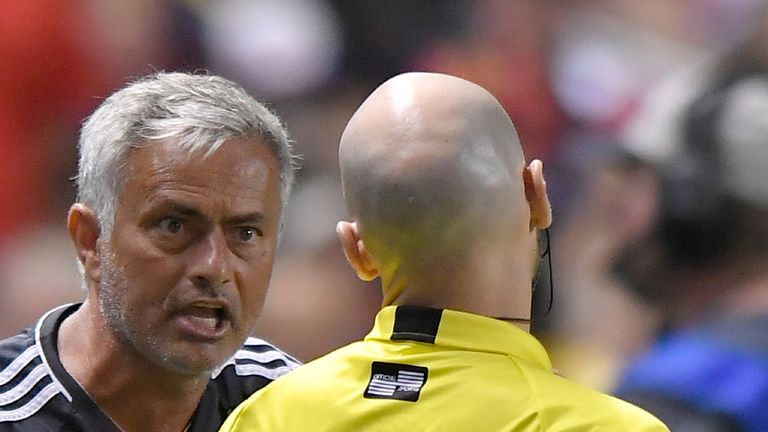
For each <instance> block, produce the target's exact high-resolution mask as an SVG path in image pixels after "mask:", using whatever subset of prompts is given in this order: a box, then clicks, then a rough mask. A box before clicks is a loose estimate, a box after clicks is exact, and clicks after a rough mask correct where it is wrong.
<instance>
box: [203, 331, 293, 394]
mask: <svg viewBox="0 0 768 432" xmlns="http://www.w3.org/2000/svg"><path fill="white" fill-rule="evenodd" d="M300 364H301V363H300V362H299V361H298V360H296V359H295V358H293V357H292V356H290V355H288V354H286V353H285V352H283V351H282V350H281V349H279V348H277V347H276V346H274V345H272V344H271V343H269V342H266V341H264V340H262V339H259V338H255V337H250V338H248V339H247V340H246V341H245V344H244V345H243V346H242V348H240V349H239V350H238V351H237V352H236V353H235V355H233V356H232V357H231V358H230V359H229V360H227V362H226V363H224V364H223V365H222V366H220V367H219V368H218V369H216V370H215V371H214V372H213V374H212V376H211V378H212V381H211V385H210V386H209V391H212V392H215V394H217V395H218V396H217V398H218V399H219V401H220V405H222V406H225V407H229V408H233V407H234V406H236V405H237V404H239V403H240V402H242V401H243V400H245V399H246V398H248V397H249V396H250V395H251V394H252V393H253V392H255V391H256V390H259V389H260V388H262V387H264V386H266V385H267V384H269V383H271V382H272V381H273V380H275V379H277V378H279V377H281V376H283V375H285V374H287V373H288V372H290V371H292V370H293V369H296V368H297V367H298V366H299V365H300Z"/></svg>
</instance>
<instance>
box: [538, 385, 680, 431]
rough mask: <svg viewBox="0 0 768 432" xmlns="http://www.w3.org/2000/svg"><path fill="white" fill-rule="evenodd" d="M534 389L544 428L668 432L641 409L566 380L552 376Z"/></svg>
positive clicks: (655, 419)
mask: <svg viewBox="0 0 768 432" xmlns="http://www.w3.org/2000/svg"><path fill="white" fill-rule="evenodd" d="M533 387H535V389H534V394H535V397H536V399H537V403H538V404H539V411H540V413H541V419H542V423H544V424H562V425H563V426H565V425H566V424H567V426H568V427H572V428H574V430H582V429H581V428H584V430H592V431H606V432H607V431H616V430H622V431H637V432H641V431H642V432H668V428H667V427H666V426H665V425H664V424H663V423H662V422H661V421H660V420H659V419H657V418H656V417H654V416H653V415H652V414H650V413H648V412H647V411H645V410H643V409H642V408H639V407H637V406H635V405H632V404H630V403H629V402H626V401H624V400H622V399H619V398H616V397H613V396H610V395H607V394H604V393H601V392H598V391H596V390H593V389H590V388H587V387H585V386H582V385H579V384H577V383H575V382H572V381H569V380H567V379H565V378H562V377H559V376H551V379H543V380H541V381H540V382H538V383H537V384H535V385H533ZM552 430H560V429H558V428H553V429H552ZM564 430H571V429H568V428H565V429H564Z"/></svg>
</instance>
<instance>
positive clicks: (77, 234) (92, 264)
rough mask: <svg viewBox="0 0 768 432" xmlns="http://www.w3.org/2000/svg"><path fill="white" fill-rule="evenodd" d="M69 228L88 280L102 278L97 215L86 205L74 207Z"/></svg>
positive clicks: (71, 211)
mask: <svg viewBox="0 0 768 432" xmlns="http://www.w3.org/2000/svg"><path fill="white" fill-rule="evenodd" d="M67 228H68V229H69V235H70V237H72V243H74V245H75V251H76V252H77V257H78V259H79V260H80V263H81V264H82V265H83V268H84V270H85V277H86V278H87V279H88V280H92V281H96V282H98V281H99V280H100V278H101V273H100V268H101V267H100V259H99V251H98V240H99V236H100V235H101V229H100V228H99V221H98V219H97V218H96V214H95V213H94V212H93V210H91V209H90V208H89V207H87V206H86V205H84V204H81V203H77V204H74V205H72V207H71V208H70V209H69V215H68V216H67Z"/></svg>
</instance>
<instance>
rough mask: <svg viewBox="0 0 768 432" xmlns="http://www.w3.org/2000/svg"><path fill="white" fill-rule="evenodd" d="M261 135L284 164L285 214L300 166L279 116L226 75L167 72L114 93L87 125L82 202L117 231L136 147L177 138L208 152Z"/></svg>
mask: <svg viewBox="0 0 768 432" xmlns="http://www.w3.org/2000/svg"><path fill="white" fill-rule="evenodd" d="M238 137H260V138H263V139H264V140H265V143H266V144H267V146H268V147H269V148H270V149H271V150H272V152H274V154H275V156H276V157H277V160H278V163H279V164H280V183H281V190H280V199H281V215H282V214H283V211H282V210H284V208H285V204H286V202H287V200H288V197H289V195H290V191H291V187H292V185H293V180H294V171H295V169H296V167H297V157H296V156H295V155H294V154H293V153H292V148H291V142H290V138H289V136H288V133H287V131H286V129H285V127H284V126H283V124H282V123H281V122H280V119H278V117H277V116H276V115H275V114H274V113H272V112H271V111H270V110H269V109H268V108H267V107H265V106H264V105H263V104H261V103H259V102H258V101H256V100H255V99H254V98H253V97H251V96H250V95H248V93H246V91H245V90H244V89H243V88H242V87H240V86H239V85H237V84H235V83H234V82H232V81H229V80H227V79H224V78H221V77H218V76H213V75H203V74H187V73H178V72H174V73H165V72H160V73H156V74H152V75H149V76H146V77H143V78H140V79H138V80H136V81H134V82H132V83H130V84H129V85H128V86H126V87H125V88H123V89H121V90H119V91H117V92H116V93H114V94H112V95H111V96H109V97H108V98H107V99H106V100H105V101H104V102H103V103H102V104H101V105H100V106H99V107H98V109H96V111H95V112H94V113H93V115H91V116H90V117H89V118H88V119H87V120H86V121H85V123H84V124H83V128H82V131H81V134H80V141H79V144H78V146H79V151H80V160H79V165H78V174H77V189H78V201H79V202H82V203H84V204H86V205H87V206H89V207H91V208H92V209H93V211H94V212H95V213H96V217H97V218H98V220H99V225H100V228H101V232H102V235H103V236H105V238H107V239H109V237H110V236H111V232H112V228H113V224H114V219H115V211H116V206H117V202H118V199H119V197H120V194H121V193H122V188H123V185H124V183H125V180H126V178H125V173H124V169H123V168H124V167H125V165H126V163H127V158H128V156H129V153H130V150H131V149H133V148H137V147H140V146H141V145H143V144H146V142H147V141H152V140H161V139H165V138H175V139H176V140H178V143H179V146H180V147H181V148H183V149H184V150H186V151H188V152H189V154H190V155H191V154H193V153H197V152H203V153H204V155H205V156H208V155H210V154H212V153H213V152H215V151H216V150H217V149H218V148H219V147H221V145H222V144H223V143H224V142H225V141H227V140H230V139H233V138H238Z"/></svg>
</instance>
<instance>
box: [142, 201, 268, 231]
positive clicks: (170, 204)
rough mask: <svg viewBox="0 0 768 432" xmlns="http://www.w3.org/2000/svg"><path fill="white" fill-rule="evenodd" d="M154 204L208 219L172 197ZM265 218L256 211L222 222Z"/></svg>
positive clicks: (235, 222)
mask: <svg viewBox="0 0 768 432" xmlns="http://www.w3.org/2000/svg"><path fill="white" fill-rule="evenodd" d="M155 205H156V208H162V207H166V208H169V209H171V210H172V211H174V212H176V213H179V214H180V215H182V216H185V217H189V218H204V219H208V217H207V216H205V215H204V214H203V213H201V212H200V211H199V210H197V209H196V208H194V207H191V206H188V205H185V204H182V203H180V202H178V201H176V200H173V199H168V198H164V199H161V200H159V201H158V202H156V203H155ZM266 219H267V216H266V215H264V213H262V212H258V211H256V212H251V213H244V214H240V215H234V216H230V217H227V218H224V222H225V223H227V224H234V225H238V224H243V223H258V222H261V221H263V220H266Z"/></svg>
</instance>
